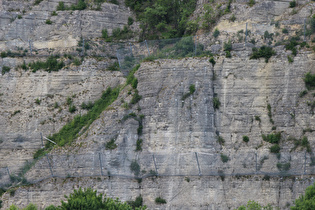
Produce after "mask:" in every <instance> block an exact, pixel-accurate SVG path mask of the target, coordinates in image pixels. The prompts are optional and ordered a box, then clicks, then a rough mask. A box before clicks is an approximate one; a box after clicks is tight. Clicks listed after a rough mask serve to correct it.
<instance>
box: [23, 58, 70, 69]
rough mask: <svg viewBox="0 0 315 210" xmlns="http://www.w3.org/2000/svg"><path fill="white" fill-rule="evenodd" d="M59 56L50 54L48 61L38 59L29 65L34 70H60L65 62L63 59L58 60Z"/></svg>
mask: <svg viewBox="0 0 315 210" xmlns="http://www.w3.org/2000/svg"><path fill="white" fill-rule="evenodd" d="M57 58H58V56H49V57H48V59H47V60H46V61H36V62H33V63H29V64H28V66H29V67H30V68H31V69H32V72H36V71H37V70H39V69H43V70H45V71H48V72H51V71H59V70H60V69H62V68H63V67H64V66H65V64H64V62H63V61H60V62H58V60H57Z"/></svg>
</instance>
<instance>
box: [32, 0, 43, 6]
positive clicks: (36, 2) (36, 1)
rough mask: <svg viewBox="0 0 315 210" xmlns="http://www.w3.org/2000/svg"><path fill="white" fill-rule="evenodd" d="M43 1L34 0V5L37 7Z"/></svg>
mask: <svg viewBox="0 0 315 210" xmlns="http://www.w3.org/2000/svg"><path fill="white" fill-rule="evenodd" d="M42 1H43V0H35V2H34V5H38V4H39V3H41V2H42Z"/></svg>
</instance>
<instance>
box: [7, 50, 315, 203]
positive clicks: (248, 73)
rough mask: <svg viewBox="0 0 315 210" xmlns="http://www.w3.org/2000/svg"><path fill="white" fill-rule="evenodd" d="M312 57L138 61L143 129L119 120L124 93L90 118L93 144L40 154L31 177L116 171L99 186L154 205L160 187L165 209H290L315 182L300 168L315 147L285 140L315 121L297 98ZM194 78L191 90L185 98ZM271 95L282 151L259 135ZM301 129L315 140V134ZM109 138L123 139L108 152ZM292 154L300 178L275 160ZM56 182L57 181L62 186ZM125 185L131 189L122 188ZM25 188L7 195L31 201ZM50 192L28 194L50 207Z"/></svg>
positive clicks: (265, 128)
mask: <svg viewBox="0 0 315 210" xmlns="http://www.w3.org/2000/svg"><path fill="white" fill-rule="evenodd" d="M312 56H313V55H312V54H310V53H308V52H301V53H300V54H299V55H298V56H297V57H296V61H295V62H294V63H293V64H289V63H288V62H287V58H286V56H285V55H282V54H278V55H277V56H276V57H273V58H272V59H271V60H270V61H269V63H265V61H264V60H263V59H261V60H249V58H248V56H247V54H246V53H244V54H243V56H237V55H234V56H233V57H232V58H231V59H227V58H224V57H219V58H218V59H217V63H216V65H215V66H214V68H213V67H212V65H211V64H210V63H209V62H208V60H207V59H181V60H157V61H155V62H153V63H142V65H141V67H140V69H139V70H138V71H137V73H136V77H137V78H138V81H139V84H138V90H139V94H140V95H142V99H141V100H140V102H139V107H140V109H141V110H140V109H139V108H137V107H136V106H134V107H133V108H132V110H133V111H134V112H135V113H136V115H137V116H139V115H140V114H143V115H144V120H143V134H142V135H140V136H139V135H138V134H137V129H138V127H139V124H138V122H137V121H136V120H134V119H132V118H129V119H127V120H126V121H122V118H123V117H124V116H126V114H129V113H130V112H131V111H132V110H125V109H124V108H122V107H121V105H122V102H121V100H120V99H118V100H117V102H115V104H113V105H112V107H113V108H111V109H110V110H108V111H106V112H105V113H104V114H103V115H102V116H101V118H100V119H99V120H97V121H95V122H94V123H93V125H92V126H91V128H90V129H89V131H88V134H87V137H81V138H80V140H79V141H78V143H79V142H90V143H87V144H86V145H85V146H83V147H74V148H76V152H75V153H73V149H69V150H68V152H67V153H68V155H65V154H64V152H61V151H55V152H53V153H52V154H51V155H49V156H48V158H44V159H42V160H40V161H39V162H37V163H36V165H35V166H34V168H33V169H31V170H30V171H29V172H28V173H27V175H26V177H27V179H28V180H30V181H38V180H40V179H41V178H49V177H51V176H52V175H53V176H55V177H67V176H70V177H72V176H73V177H76V176H79V177H81V176H101V179H104V178H105V177H109V176H110V177H113V178H114V181H111V180H112V178H110V179H108V180H107V178H106V180H107V181H106V182H110V183H111V184H110V185H111V186H114V185H115V186H116V187H117V185H118V186H121V187H117V188H115V189H114V188H107V187H105V188H99V187H95V189H98V190H99V192H104V193H107V194H108V195H111V196H114V197H116V196H118V197H120V198H121V199H122V200H130V199H134V198H135V197H136V196H138V195H139V194H142V195H143V197H144V200H145V203H146V204H147V205H148V206H149V207H150V208H153V207H154V208H155V207H157V206H156V205H155V204H154V199H155V197H158V196H161V197H163V198H165V199H166V200H167V201H168V203H167V204H166V205H165V208H171V209H182V208H184V206H186V207H187V206H188V207H187V209H200V208H202V209H203V208H205V209H207V208H211V209H228V208H236V207H237V206H239V205H241V204H244V203H246V201H247V200H249V199H254V200H257V201H261V202H262V203H271V204H272V205H275V206H279V207H280V208H283V209H284V208H285V207H286V205H288V204H287V203H292V201H293V200H294V199H295V198H297V197H298V195H299V194H300V193H301V192H303V190H304V188H305V187H306V185H308V184H310V183H311V182H312V180H311V179H309V178H310V177H308V176H306V177H303V176H302V177H301V175H303V174H304V173H305V174H312V173H313V167H312V166H311V157H310V155H309V154H308V153H305V152H304V151H300V152H298V151H296V152H290V150H291V149H292V147H293V143H292V142H290V141H289V140H287V139H288V136H289V135H290V136H294V137H296V138H300V137H301V135H302V132H303V129H305V127H307V126H311V125H312V124H313V123H312V122H311V119H310V118H309V117H308V121H306V117H305V115H309V114H310V110H309V108H308V107H307V105H306V104H305V102H304V101H300V100H301V99H300V98H299V93H300V92H301V90H303V88H304V83H303V80H302V79H303V76H304V74H305V73H306V72H308V71H309V70H311V68H312V66H313V61H312V59H311V58H312ZM284 69H285V70H284ZM295 69H299V71H295ZM213 74H215V75H216V77H215V79H213ZM280 78H281V79H280ZM192 84H194V85H195V88H196V90H195V92H194V93H193V94H192V95H191V96H189V97H188V98H186V99H185V100H183V98H182V97H183V95H184V94H185V93H188V92H189V86H190V85H192ZM288 84H290V85H288ZM127 91H128V90H125V91H123V93H122V94H121V96H120V97H122V98H126V96H127V95H128V94H126V93H125V92H127ZM214 95H216V97H218V98H219V100H220V102H221V106H220V108H219V109H217V110H214V108H213V102H212V101H213V97H214ZM267 96H268V97H267ZM126 100H128V97H127V98H126ZM267 104H270V105H271V107H272V118H273V120H274V126H276V127H277V128H276V131H279V132H281V133H282V134H281V135H282V137H283V138H282V139H283V140H282V141H281V144H280V145H281V157H280V158H277V156H276V155H274V154H272V153H270V152H269V147H270V146H271V144H270V143H267V142H264V141H262V137H261V135H262V134H269V133H271V132H272V129H271V127H272V126H273V125H272V124H271V123H270V121H269V118H268V115H267ZM292 109H293V110H295V112H294V113H295V117H294V118H292V116H291V114H290V113H292V112H293V111H292ZM139 110H140V111H139ZM254 116H259V117H260V119H261V121H260V122H259V121H257V120H255V119H254ZM310 128H312V127H310ZM218 135H220V136H221V137H223V138H224V140H225V143H224V146H221V145H220V144H219V143H218V141H217V138H218ZM244 135H247V136H248V137H249V142H248V143H245V142H243V140H242V136H244ZM305 135H306V136H307V137H308V139H309V141H310V144H311V145H314V143H313V141H314V139H313V138H312V135H311V133H306V134H305ZM111 138H115V139H116V141H115V142H116V143H117V145H118V147H117V149H115V150H112V151H110V150H105V147H104V144H105V143H106V142H108V141H109V140H110V139H111ZM138 138H141V139H143V146H142V152H135V148H136V141H137V139H138ZM71 150H72V152H71ZM61 154H63V155H61ZM221 154H223V155H226V156H227V157H228V159H229V161H227V162H226V163H224V162H222V159H221ZM305 157H306V158H305ZM132 162H137V164H139V166H140V168H141V169H140V170H139V174H138V176H140V177H143V182H142V183H141V184H137V183H136V182H135V181H133V179H132V177H134V175H135V174H134V171H133V170H132V169H131V167H130V166H131V163H132ZM288 162H289V163H290V169H289V170H288V171H286V174H291V175H293V176H294V177H297V178H296V179H295V178H293V179H286V180H282V179H280V178H279V176H281V173H280V171H279V169H278V168H277V163H280V164H285V163H288ZM50 166H51V168H52V174H51V171H50V169H49V168H50ZM155 166H156V167H155ZM150 173H151V174H156V173H158V174H159V175H160V176H161V177H158V178H156V179H154V180H155V181H151V178H146V177H147V176H148V175H150ZM102 175H103V176H102ZM199 175H201V176H200V177H199ZM264 175H269V176H271V177H272V178H266V176H265V177H264ZM104 176H105V177H104ZM273 176H275V177H273ZM119 177H121V178H125V179H126V180H124V181H122V182H121V183H119V184H118V183H116V184H114V183H113V182H120V181H119V180H120V179H119ZM185 177H186V179H185ZM198 177H199V178H198ZM98 179H99V178H98ZM269 179H270V180H269ZM79 180H80V179H79ZM84 180H85V179H84ZM187 180H191V181H187ZM223 180H224V181H223ZM44 182H47V181H44ZM86 182H87V183H86ZM97 182H99V181H97ZM126 182H128V183H130V184H131V183H133V184H132V186H133V185H135V186H134V187H131V188H128V190H127V189H126V188H125V187H123V186H126V185H129V184H126ZM74 183H77V182H76V181H74V182H73V184H74ZM79 183H81V182H80V181H79ZM84 183H85V184H79V186H82V187H83V186H85V187H87V186H94V185H97V186H98V184H97V183H95V184H91V183H90V181H88V180H86V181H84ZM42 184H43V185H45V184H44V183H42ZM99 184H100V185H102V184H101V183H99ZM74 185H75V184H74ZM138 185H139V186H141V190H139V189H138ZM58 186H59V187H60V185H58V182H57V184H56V189H55V190H57V191H58ZM71 186H72V185H71ZM64 188H65V192H68V193H69V192H70V191H71V190H72V187H70V188H69V187H65V186H64ZM122 189H125V191H124V193H123V195H121V193H122V192H121V190H122ZM253 189H257V190H255V191H253ZM34 190H35V188H34ZM67 190H68V191H67ZM30 191H32V192H33V190H30ZM35 191H37V190H35ZM39 191H40V190H39V189H38V192H39ZM48 191H50V189H49V190H48ZM19 193H21V194H19ZM25 193H26V195H27V194H28V193H27V192H26V191H25V190H22V189H21V190H18V191H17V194H16V195H17V196H15V197H14V198H10V199H8V200H6V199H4V202H5V204H9V203H12V202H13V203H18V202H21V204H26V203H27V202H26V201H25V200H23V201H22V200H20V199H21V197H24V196H22V195H23V194H25ZM47 193H48V192H47ZM18 195H21V196H18ZM236 195H237V196H236ZM248 195H251V196H252V197H248ZM8 196H9V195H8ZM43 196H44V195H43ZM242 196H244V197H242ZM4 198H6V197H4ZM15 198H16V199H17V200H15ZM234 198H236V199H234ZM23 199H24V198H23ZM40 200H42V201H40ZM44 200H45V199H44V197H40V198H38V199H37V200H32V201H33V202H36V203H38V204H39V205H41V206H47V205H48V203H47V200H45V201H44ZM57 200H58V199H57V198H56V199H52V200H51V202H57ZM57 203H58V202H57ZM163 208H164V207H163Z"/></svg>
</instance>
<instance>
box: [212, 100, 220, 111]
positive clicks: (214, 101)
mask: <svg viewBox="0 0 315 210" xmlns="http://www.w3.org/2000/svg"><path fill="white" fill-rule="evenodd" d="M212 103H213V108H214V109H219V108H220V105H221V102H220V100H219V98H218V97H214V98H213V99H212Z"/></svg>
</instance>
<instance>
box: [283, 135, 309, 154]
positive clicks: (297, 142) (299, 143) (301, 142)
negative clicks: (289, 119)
mask: <svg viewBox="0 0 315 210" xmlns="http://www.w3.org/2000/svg"><path fill="white" fill-rule="evenodd" d="M288 140H289V141H293V144H294V147H293V148H292V149H291V151H294V150H296V149H297V148H299V147H300V148H305V149H306V151H307V152H308V153H310V154H311V153H312V148H311V145H310V142H309V141H308V138H307V137H306V136H303V137H302V138H301V139H296V138H294V137H289V138H288Z"/></svg>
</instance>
